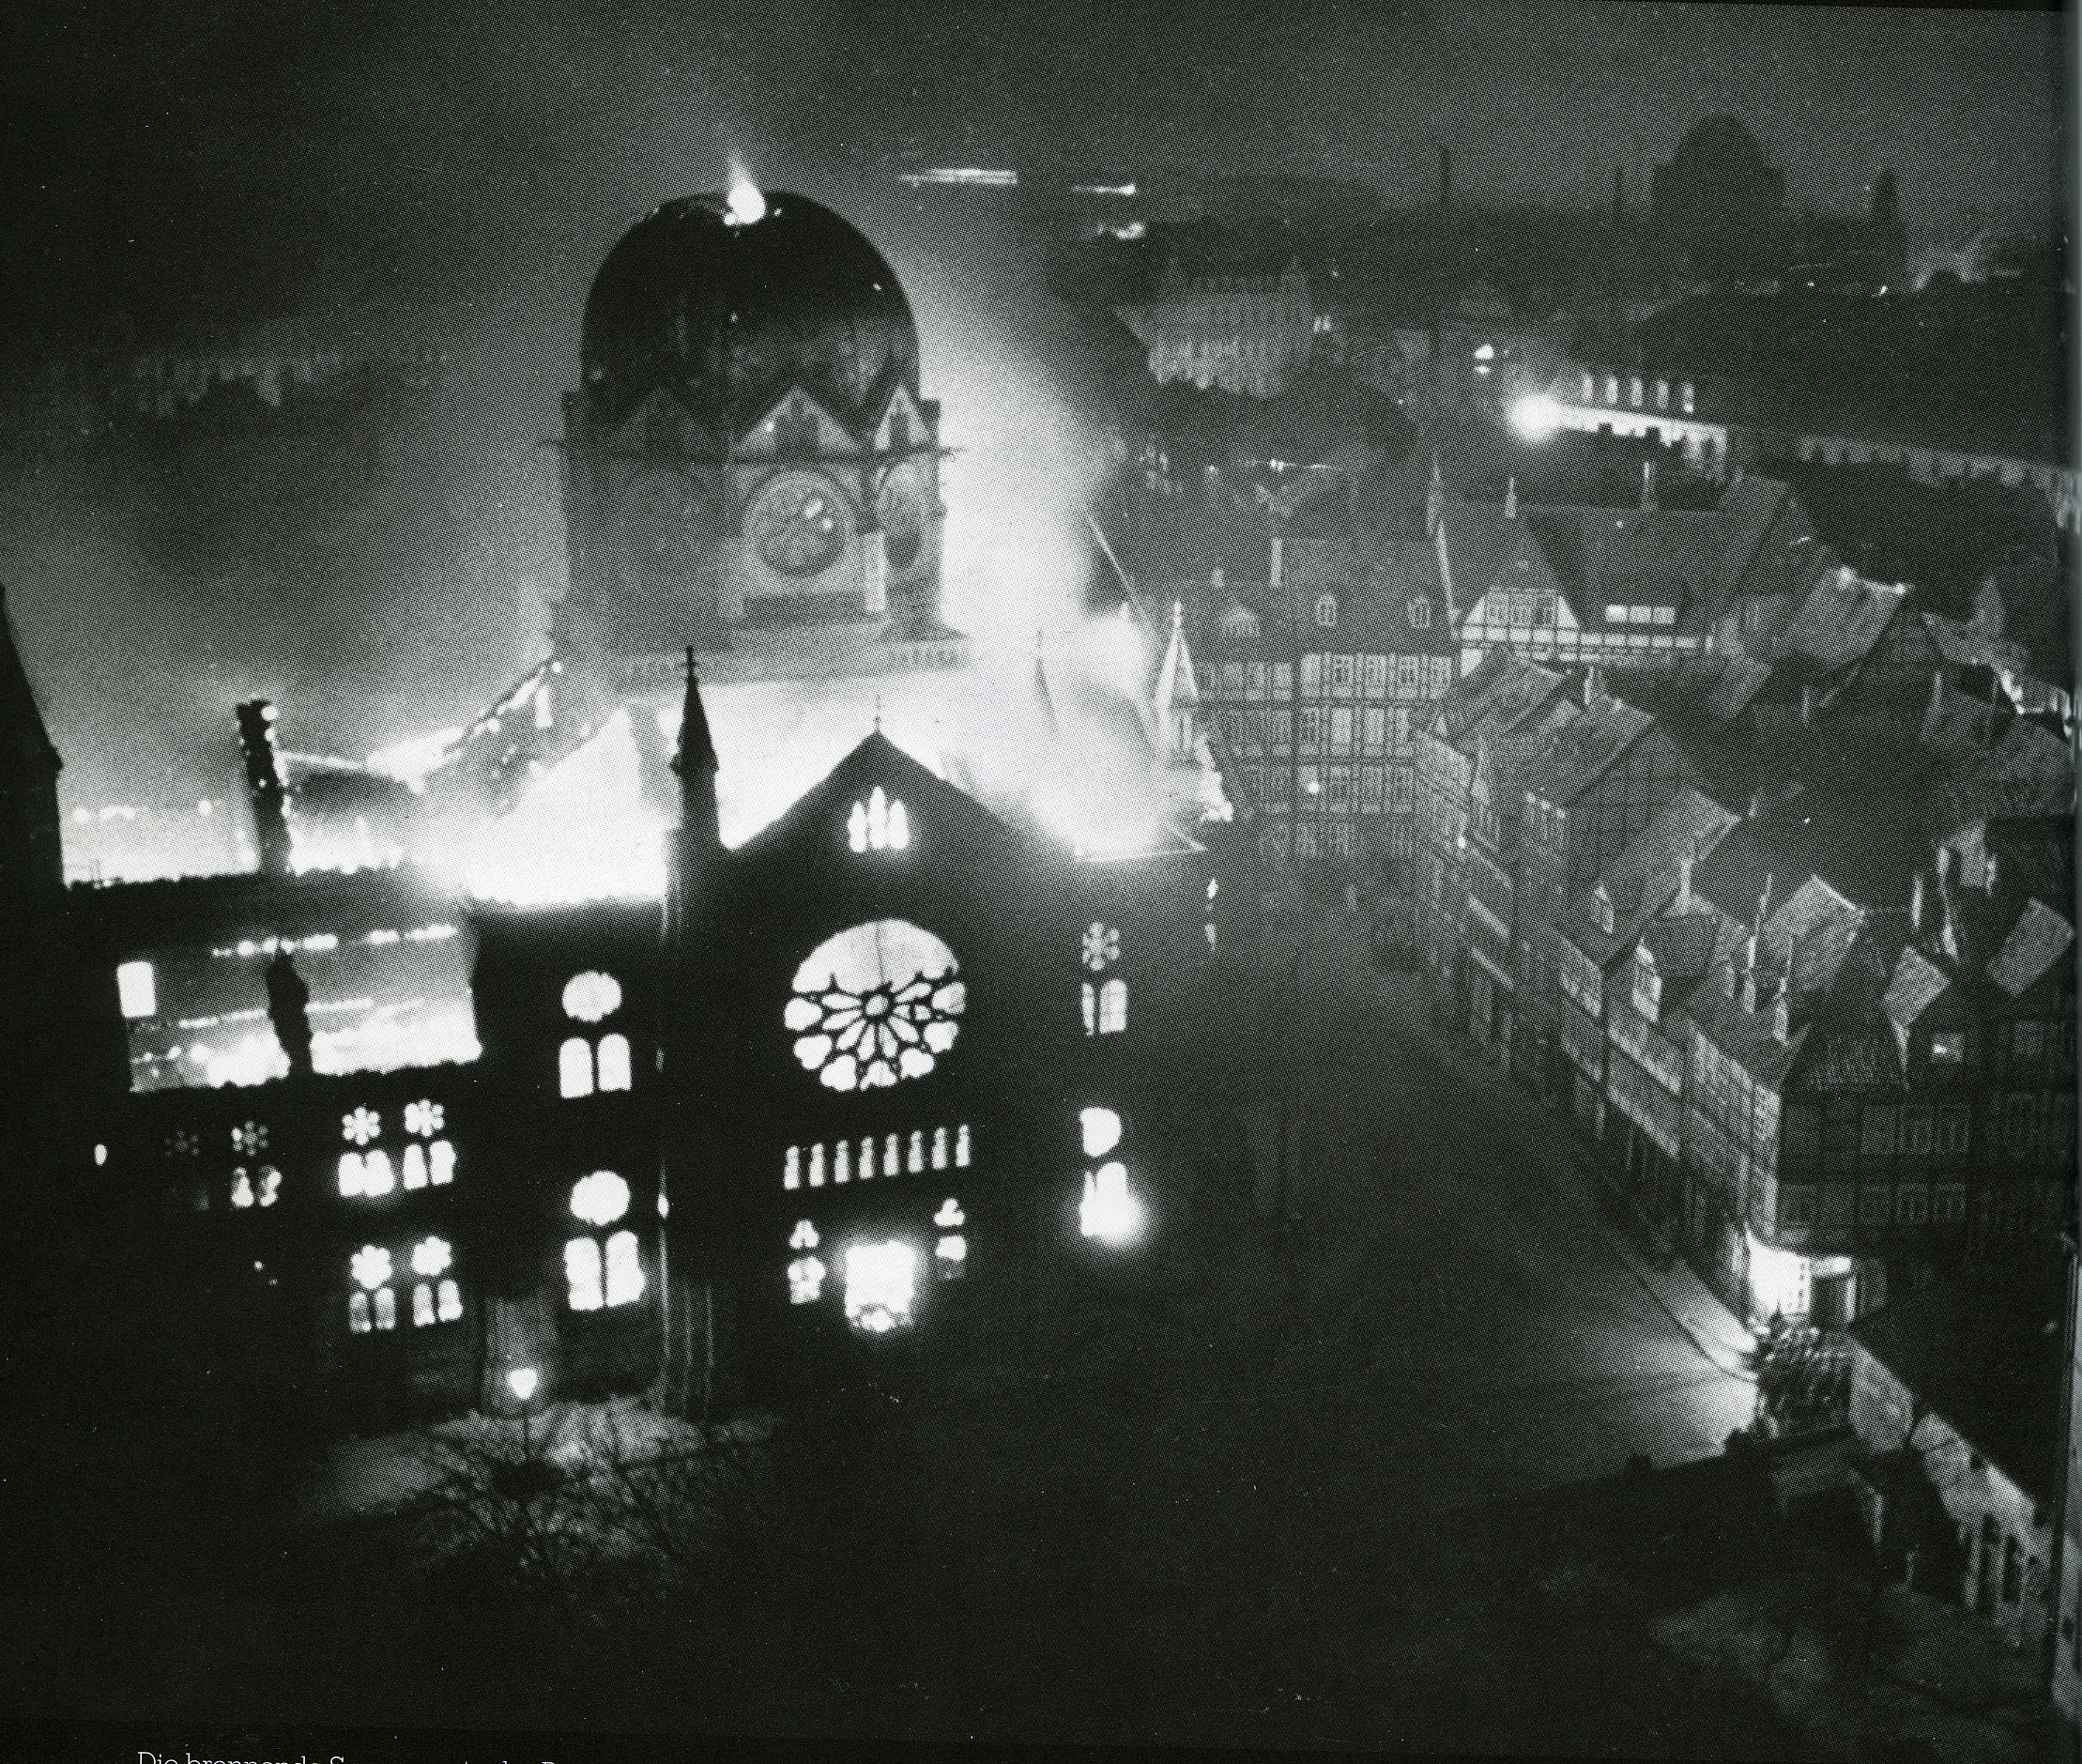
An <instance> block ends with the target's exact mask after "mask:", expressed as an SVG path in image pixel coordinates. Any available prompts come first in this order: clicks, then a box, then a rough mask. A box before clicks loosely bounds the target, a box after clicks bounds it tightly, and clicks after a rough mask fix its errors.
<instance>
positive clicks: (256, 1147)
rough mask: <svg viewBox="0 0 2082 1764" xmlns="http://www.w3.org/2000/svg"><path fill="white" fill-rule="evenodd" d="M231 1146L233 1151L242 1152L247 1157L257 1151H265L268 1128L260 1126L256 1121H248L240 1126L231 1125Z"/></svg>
mask: <svg viewBox="0 0 2082 1764" xmlns="http://www.w3.org/2000/svg"><path fill="white" fill-rule="evenodd" d="M231 1148H232V1150H233V1151H235V1152H242V1153H244V1154H245V1155H246V1156H247V1157H248V1158H251V1157H253V1155H254V1154H255V1153H257V1152H264V1151H266V1150H267V1149H268V1129H267V1128H266V1127H263V1126H261V1124H260V1123H259V1122H258V1121H248V1122H247V1123H246V1124H245V1125H244V1126H242V1127H233V1128H232V1130H231Z"/></svg>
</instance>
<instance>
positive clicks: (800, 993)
mask: <svg viewBox="0 0 2082 1764" xmlns="http://www.w3.org/2000/svg"><path fill="white" fill-rule="evenodd" d="M957 974H959V967H958V964H957V962H956V960H955V956H954V951H952V950H951V949H949V948H948V947H947V945H946V944H945V943H941V941H940V939H939V938H937V937H935V936H934V935H933V934H932V933H931V932H930V931H927V930H925V929H923V928H920V927H919V926H916V925H912V924H911V923H910V922H909V921H908V920H904V919H876V920H873V921H871V922H870V923H868V924H865V925H856V926H854V927H852V928H850V929H849V930H844V931H841V932H839V933H838V935H837V936H835V937H832V938H827V939H826V940H825V941H824V942H823V943H820V944H819V945H818V947H817V948H816V949H815V950H814V951H812V952H811V954H810V957H809V959H807V960H806V961H804V963H803V965H802V966H801V967H800V968H798V969H797V970H796V971H795V983H794V990H795V996H794V997H793V998H791V999H789V1000H788V1005H787V1007H786V1008H785V1009H784V1010H783V1012H782V1014H781V1020H782V1021H783V1023H785V1024H786V1025H787V1027H788V1028H789V1029H791V1030H793V1031H795V1032H797V1034H796V1042H795V1057H796V1059H797V1060H798V1061H800V1062H801V1063H802V1066H803V1068H804V1070H805V1071H810V1072H815V1073H817V1075H818V1077H819V1081H821V1082H822V1083H824V1084H825V1085H826V1086H827V1087H828V1088H829V1089H832V1090H855V1089H858V1090H875V1089H881V1088H886V1087H887V1086H889V1085H891V1084H895V1083H896V1082H897V1081H899V1080H900V1079H906V1078H923V1077H924V1076H925V1075H926V1073H927V1072H929V1071H931V1070H932V1069H933V1066H934V1065H935V1064H936V1063H937V1056H938V1055H940V1054H942V1053H944V1052H946V1051H947V1050H948V1049H949V1048H951V1047H953V1046H954V1043H955V1035H956V1034H957V1027H958V1025H957V1019H958V1018H959V1017H960V1016H961V1013H962V1011H963V1010H964V1009H965V1008H966V1007H967V1005H968V989H967V988H966V986H965V985H964V984H963V982H962V981H961V980H960V979H959V978H957Z"/></svg>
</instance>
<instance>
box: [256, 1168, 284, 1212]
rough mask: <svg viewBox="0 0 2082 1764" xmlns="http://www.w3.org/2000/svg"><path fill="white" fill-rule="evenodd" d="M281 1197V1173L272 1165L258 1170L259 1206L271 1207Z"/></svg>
mask: <svg viewBox="0 0 2082 1764" xmlns="http://www.w3.org/2000/svg"><path fill="white" fill-rule="evenodd" d="M281 1196H282V1172H281V1171H279V1170H277V1169H276V1168H275V1167H274V1165H272V1164H263V1165H262V1166H261V1168H260V1204H261V1205H263V1206H272V1205H274V1204H275V1203H276V1201H277V1200H279V1199H280V1198H281Z"/></svg>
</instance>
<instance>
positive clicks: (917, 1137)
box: [904, 1131, 926, 1175]
mask: <svg viewBox="0 0 2082 1764" xmlns="http://www.w3.org/2000/svg"><path fill="white" fill-rule="evenodd" d="M925 1167H926V1136H925V1133H924V1132H923V1131H919V1132H914V1133H912V1134H911V1158H910V1161H909V1162H908V1163H906V1164H905V1166H904V1168H905V1169H907V1170H909V1171H910V1172H911V1174H912V1175H916V1174H918V1173H919V1172H920V1171H922V1170H924V1169H925Z"/></svg>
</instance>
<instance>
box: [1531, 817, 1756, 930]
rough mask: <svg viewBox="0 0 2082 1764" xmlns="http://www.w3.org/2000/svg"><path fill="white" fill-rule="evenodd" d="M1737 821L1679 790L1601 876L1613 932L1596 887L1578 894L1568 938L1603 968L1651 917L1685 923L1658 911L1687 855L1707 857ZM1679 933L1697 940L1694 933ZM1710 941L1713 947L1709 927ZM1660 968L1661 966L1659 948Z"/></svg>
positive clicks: (1673, 894)
mask: <svg viewBox="0 0 2082 1764" xmlns="http://www.w3.org/2000/svg"><path fill="white" fill-rule="evenodd" d="M1736 821H1737V817H1736V816H1735V815H1733V814H1731V813H1729V811H1728V810H1727V809H1725V808H1723V807H1722V806H1721V805H1720V804H1719V803H1717V802H1715V801H1714V800H1713V799H1712V798H1711V797H1709V796H1706V795H1703V794H1701V793H1700V792H1699V791H1698V790H1692V789H1691V788H1690V787H1689V786H1688V787H1687V788H1686V789H1684V790H1680V791H1678V792H1677V794H1676V797H1675V798H1673V799H1672V800H1671V801H1670V802H1669V803H1667V804H1665V805H1663V807H1662V808H1661V810H1660V811H1659V812H1658V813H1657V815H1656V817H1655V819H1654V820H1653V821H1649V823H1648V824H1647V825H1646V827H1644V828H1643V829H1642V830H1641V833H1640V834H1639V836H1636V837H1635V839H1634V841H1633V842H1632V844H1630V845H1629V846H1628V847H1627V849H1626V850H1625V851H1622V852H1621V853H1620V854H1619V855H1618V857H1616V858H1615V859H1614V860H1613V863H1612V865H1611V867H1610V868H1609V869H1608V870H1607V871H1606V873H1605V874H1604V875H1603V876H1602V877H1600V882H1602V883H1603V885H1604V886H1605V889H1606V891H1607V893H1608V894H1609V895H1610V896H1611V897H1612V902H1613V928H1612V930H1611V931H1610V932H1609V933H1608V932H1607V931H1605V930H1604V929H1603V928H1601V927H1600V924H1599V920H1598V909H1597V903H1596V891H1595V889H1594V890H1592V891H1591V892H1590V893H1587V894H1584V895H1582V896H1579V897H1577V899H1576V902H1575V904H1574V905H1573V906H1572V907H1571V909H1570V910H1569V917H1568V919H1567V920H1566V921H1564V927H1563V928H1564V931H1565V933H1566V935H1567V936H1568V938H1569V942H1570V943H1574V944H1575V945H1576V947H1577V948H1578V949H1580V950H1582V951H1583V952H1584V955H1586V956H1588V957H1589V958H1590V959H1592V960H1593V961H1595V962H1598V963H1599V964H1600V966H1602V965H1603V964H1604V963H1606V962H1609V961H1610V960H1612V959H1613V958H1614V957H1615V956H1617V955H1620V954H1622V953H1623V952H1624V951H1625V950H1627V949H1628V948H1629V947H1630V945H1631V944H1632V943H1633V942H1634V941H1635V939H1636V938H1638V937H1640V936H1641V935H1642V928H1643V927H1644V926H1645V925H1646V924H1648V923H1649V922H1650V921H1651V920H1654V922H1655V924H1656V925H1658V926H1661V925H1667V924H1671V923H1682V922H1683V921H1671V920H1658V919H1655V914H1657V913H1661V911H1662V909H1663V908H1664V907H1665V906H1667V905H1668V904H1669V903H1670V902H1671V901H1673V900H1674V899H1676V893H1677V883H1678V880H1679V875H1680V865H1681V862H1682V860H1683V858H1684V857H1685V855H1686V853H1688V852H1691V853H1693V854H1695V855H1697V856H1699V857H1702V858H1703V857H1705V856H1706V855H1707V853H1708V852H1710V851H1712V850H1713V848H1714V847H1715V846H1716V845H1718V844H1719V843H1720V842H1721V840H1722V837H1723V836H1725V835H1726V834H1727V831H1728V829H1729V828H1730V827H1732V826H1734V825H1735V824H1736ZM1699 916H1701V915H1697V914H1690V915H1687V918H1692V917H1699ZM1678 934H1679V935H1692V936H1693V937H1694V941H1696V934H1695V933H1678ZM1707 943H1708V945H1710V943H1711V936H1710V928H1708V933H1707ZM1657 966H1658V968H1659V969H1660V968H1661V966H1662V959H1661V954H1660V952H1659V953H1658V956H1657Z"/></svg>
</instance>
